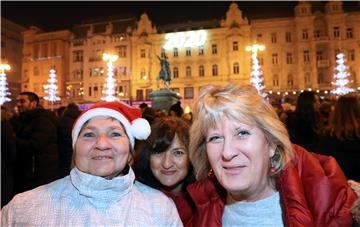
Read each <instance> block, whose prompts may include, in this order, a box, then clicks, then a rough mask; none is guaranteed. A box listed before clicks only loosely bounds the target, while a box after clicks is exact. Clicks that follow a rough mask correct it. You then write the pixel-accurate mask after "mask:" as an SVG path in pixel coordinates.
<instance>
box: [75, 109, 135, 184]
mask: <svg viewBox="0 0 360 227" xmlns="http://www.w3.org/2000/svg"><path fill="white" fill-rule="evenodd" d="M129 143H130V142H129V139H128V137H127V135H126V133H125V130H124V127H123V126H122V125H121V124H120V123H119V122H118V121H117V120H114V119H112V118H109V117H103V116H100V117H94V118H92V119H91V120H90V121H89V122H88V123H87V124H85V125H84V126H83V128H82V129H81V131H80V133H79V137H78V140H77V141H76V144H75V166H76V167H77V168H78V169H79V170H81V171H82V172H85V173H89V174H92V175H95V176H101V177H106V178H112V177H114V176H116V175H117V174H119V173H120V172H121V171H122V170H123V169H124V167H125V166H126V164H127V161H128V158H129V154H130V150H129V149H130V145H129Z"/></svg>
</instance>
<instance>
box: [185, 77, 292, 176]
mask: <svg viewBox="0 0 360 227" xmlns="http://www.w3.org/2000/svg"><path fill="white" fill-rule="evenodd" d="M193 110H194V111H193V113H194V120H193V124H192V126H191V129H190V135H191V136H190V160H191V162H192V164H193V166H194V168H195V174H196V178H197V179H198V180H201V179H204V178H206V176H207V174H208V171H209V169H210V164H209V161H208V157H207V154H206V134H207V130H208V129H209V128H213V127H215V126H216V125H217V124H218V123H219V122H221V120H222V119H223V118H224V117H226V118H229V119H234V120H238V121H240V122H242V123H244V124H248V125H252V126H256V127H258V128H259V129H260V130H262V131H263V133H264V134H265V137H266V139H267V141H268V142H269V143H270V144H274V145H275V146H276V151H275V152H277V153H278V155H277V157H278V158H277V160H273V161H274V164H275V166H274V167H275V173H274V175H273V176H276V175H277V174H278V173H279V172H280V171H281V170H282V168H283V167H284V165H285V164H286V163H287V162H288V161H289V160H290V159H291V158H292V157H293V151H292V147H291V142H290V140H289V135H288V132H287V129H286V127H285V126H284V124H283V123H282V122H281V121H280V119H279V117H278V115H277V114H276V112H275V110H274V109H273V107H272V106H271V105H270V104H269V103H268V102H267V101H266V100H265V99H263V98H262V97H261V96H260V95H259V94H258V93H257V91H256V89H255V88H254V87H252V86H242V87H241V86H238V85H236V84H229V85H226V86H224V87H220V86H214V85H209V86H206V87H204V88H203V89H202V90H201V92H200V96H199V97H198V98H197V100H196V101H195V104H194V108H193ZM274 157H275V156H274Z"/></svg>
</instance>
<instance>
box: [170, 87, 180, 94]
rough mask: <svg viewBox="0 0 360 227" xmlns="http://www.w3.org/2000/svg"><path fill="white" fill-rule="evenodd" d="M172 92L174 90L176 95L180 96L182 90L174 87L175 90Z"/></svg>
mask: <svg viewBox="0 0 360 227" xmlns="http://www.w3.org/2000/svg"><path fill="white" fill-rule="evenodd" d="M171 90H172V91H173V92H175V93H176V94H179V95H180V88H177V87H174V88H171Z"/></svg>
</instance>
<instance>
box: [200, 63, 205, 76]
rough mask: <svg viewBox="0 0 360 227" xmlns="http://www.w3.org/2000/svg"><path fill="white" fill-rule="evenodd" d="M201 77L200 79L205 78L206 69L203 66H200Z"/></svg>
mask: <svg viewBox="0 0 360 227" xmlns="http://www.w3.org/2000/svg"><path fill="white" fill-rule="evenodd" d="M199 76H200V77H203V76H205V69H204V66H203V65H200V66H199Z"/></svg>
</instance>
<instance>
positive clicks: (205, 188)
mask: <svg viewBox="0 0 360 227" xmlns="http://www.w3.org/2000/svg"><path fill="white" fill-rule="evenodd" d="M294 150H295V159H294V160H293V161H292V162H290V163H288V164H287V165H286V166H285V168H284V169H283V170H282V171H281V173H280V175H279V176H278V177H277V179H276V188H277V190H278V191H279V193H280V201H281V207H282V212H283V220H284V225H285V226H291V227H297V226H299V227H300V226H332V227H335V226H339V227H340V226H341V227H346V226H351V225H352V223H353V220H352V216H351V213H350V209H351V206H352V205H353V204H354V202H355V200H356V194H355V192H354V191H353V190H352V189H351V187H350V186H349V185H348V183H347V180H346V178H345V176H344V174H343V172H342V171H341V169H340V168H339V166H338V164H337V163H336V161H335V159H334V158H332V157H328V156H323V155H318V154H314V153H310V152H307V151H306V150H305V149H303V148H302V147H299V146H296V145H294ZM188 192H189V193H190V195H191V197H192V199H193V201H194V203H195V205H196V208H197V216H196V217H194V222H193V224H194V226H212V227H214V226H221V220H222V214H223V211H224V205H225V198H226V194H224V193H223V189H222V190H221V189H219V187H218V186H216V183H214V180H213V179H209V178H208V179H205V180H204V181H199V182H196V183H194V184H192V185H189V186H188Z"/></svg>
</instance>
